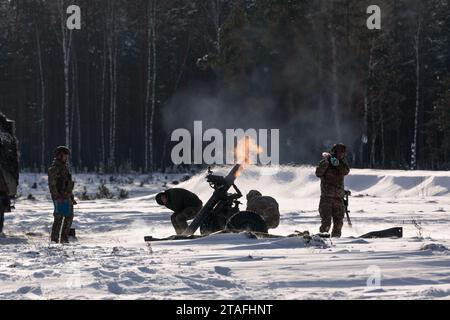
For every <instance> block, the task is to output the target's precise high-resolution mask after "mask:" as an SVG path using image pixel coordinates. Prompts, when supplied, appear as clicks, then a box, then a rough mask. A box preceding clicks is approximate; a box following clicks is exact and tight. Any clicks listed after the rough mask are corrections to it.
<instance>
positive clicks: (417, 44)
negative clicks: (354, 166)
mask: <svg viewBox="0 0 450 320" xmlns="http://www.w3.org/2000/svg"><path fill="white" fill-rule="evenodd" d="M421 29H422V22H421V18H420V16H419V18H418V25H417V34H416V37H415V53H416V112H415V115H414V139H413V143H412V145H411V170H416V169H417V137H418V130H419V109H420V33H421V31H422V30H421Z"/></svg>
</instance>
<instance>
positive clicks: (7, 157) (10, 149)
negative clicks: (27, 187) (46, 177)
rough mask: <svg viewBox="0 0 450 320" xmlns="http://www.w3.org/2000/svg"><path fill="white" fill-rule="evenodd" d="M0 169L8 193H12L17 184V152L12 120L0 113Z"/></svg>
mask: <svg viewBox="0 0 450 320" xmlns="http://www.w3.org/2000/svg"><path fill="white" fill-rule="evenodd" d="M0 169H1V173H2V174H3V177H4V179H5V182H6V184H7V185H8V187H9V189H10V194H11V195H14V194H15V191H16V188H17V185H18V184H19V154H18V148H17V139H16V137H15V135H14V122H13V121H11V120H9V119H8V118H6V116H5V115H4V114H2V113H0Z"/></svg>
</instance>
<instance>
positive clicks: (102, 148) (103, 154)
mask: <svg viewBox="0 0 450 320" xmlns="http://www.w3.org/2000/svg"><path fill="white" fill-rule="evenodd" d="M106 19H107V14H106V15H105V30H106V29H107V25H108V24H107V22H106ZM107 50H108V45H107V34H106V31H105V35H104V37H103V69H102V99H101V105H100V155H101V159H100V161H99V167H100V172H101V173H104V170H105V168H106V163H105V161H106V147H105V106H106V101H105V100H106V75H107Z"/></svg>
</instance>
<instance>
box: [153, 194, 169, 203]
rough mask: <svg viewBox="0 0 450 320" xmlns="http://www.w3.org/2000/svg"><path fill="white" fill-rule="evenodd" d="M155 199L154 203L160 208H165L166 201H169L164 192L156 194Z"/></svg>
mask: <svg viewBox="0 0 450 320" xmlns="http://www.w3.org/2000/svg"><path fill="white" fill-rule="evenodd" d="M155 199H156V203H158V204H159V205H160V206H165V205H166V204H167V201H168V200H169V198H168V197H167V194H166V193H165V192H161V193H158V194H157V195H156V198H155Z"/></svg>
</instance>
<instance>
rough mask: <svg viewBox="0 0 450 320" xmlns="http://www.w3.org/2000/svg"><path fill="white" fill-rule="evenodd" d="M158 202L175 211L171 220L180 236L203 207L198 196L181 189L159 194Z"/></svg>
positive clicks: (157, 196)
mask: <svg viewBox="0 0 450 320" xmlns="http://www.w3.org/2000/svg"><path fill="white" fill-rule="evenodd" d="M156 202H157V203H158V204H159V205H161V206H165V207H167V208H169V209H170V210H172V211H174V213H173V214H172V216H171V217H170V218H171V220H172V225H173V227H174V228H175V232H176V233H177V234H178V235H180V234H183V232H184V231H185V230H186V229H187V227H188V223H187V221H188V220H192V219H194V218H195V217H196V215H197V213H198V212H199V211H200V210H201V208H202V206H203V203H202V201H201V200H200V199H199V197H197V195H196V194H194V193H192V192H190V191H188V190H186V189H181V188H174V189H169V190H166V191H164V192H161V193H158V194H157V195H156Z"/></svg>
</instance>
